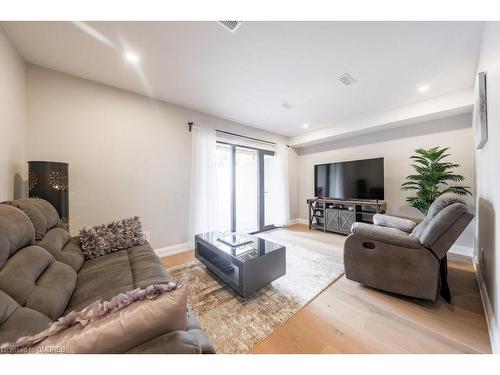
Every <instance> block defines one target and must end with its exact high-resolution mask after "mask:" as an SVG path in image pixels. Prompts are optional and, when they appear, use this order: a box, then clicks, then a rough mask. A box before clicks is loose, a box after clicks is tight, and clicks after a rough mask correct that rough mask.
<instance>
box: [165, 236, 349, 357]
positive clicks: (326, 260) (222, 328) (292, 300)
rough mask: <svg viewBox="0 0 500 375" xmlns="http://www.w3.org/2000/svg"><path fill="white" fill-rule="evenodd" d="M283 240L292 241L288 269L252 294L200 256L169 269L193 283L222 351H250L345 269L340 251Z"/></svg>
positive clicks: (193, 302) (199, 308) (202, 316)
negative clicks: (230, 283) (238, 288)
mask: <svg viewBox="0 0 500 375" xmlns="http://www.w3.org/2000/svg"><path fill="white" fill-rule="evenodd" d="M278 231H279V230H276V231H273V232H278ZM260 237H262V238H265V239H267V240H271V241H272V240H273V237H276V236H273V233H272V232H271V233H269V232H266V234H263V235H260ZM277 237H278V238H279V236H277ZM274 242H278V243H279V242H280V241H274ZM281 242H282V241H281ZM282 244H283V245H285V246H286V275H285V276H282V277H280V278H279V279H277V280H276V281H274V282H272V283H271V284H270V285H268V286H266V287H264V288H263V289H260V290H259V291H257V292H255V293H253V294H251V295H250V296H248V297H247V298H242V297H240V296H239V295H238V294H237V293H235V292H233V290H232V289H231V288H229V287H228V286H227V285H225V284H224V282H222V281H220V280H218V279H217V277H216V276H215V275H213V274H211V273H210V272H208V271H207V270H206V268H205V266H204V265H203V264H201V263H200V262H198V261H197V260H194V261H192V262H190V263H187V264H182V265H180V266H176V267H172V268H169V269H168V271H169V272H170V275H171V279H172V280H173V281H176V282H180V283H182V284H184V285H187V286H189V289H188V290H189V296H188V305H189V306H190V307H191V309H192V310H193V311H194V312H195V313H196V315H197V316H198V319H199V320H200V323H201V326H202V328H203V330H204V331H205V333H206V334H207V336H208V338H209V339H210V341H211V342H212V345H213V346H214V347H215V350H216V351H217V353H226V354H231V353H235V354H236V353H248V352H249V351H250V350H251V349H252V348H253V347H254V346H255V345H257V344H258V343H259V342H261V341H262V340H264V339H265V338H266V337H267V336H269V335H270V334H271V333H272V332H274V331H275V330H276V329H277V328H278V327H280V326H281V325H282V324H283V323H284V322H286V321H287V320H288V319H289V318H290V317H291V316H292V315H294V314H295V313H296V312H297V311H299V310H300V309H301V308H302V307H304V306H305V305H306V304H307V303H308V302H310V301H311V300H312V299H313V298H314V297H316V296H317V295H318V294H319V293H320V292H322V291H323V290H324V289H325V288H327V287H328V286H329V285H331V284H332V283H333V282H335V281H336V280H337V279H339V278H340V277H341V276H342V275H343V274H344V266H343V264H342V262H341V261H340V260H339V259H338V257H334V256H327V255H324V254H321V253H319V252H317V251H314V250H310V249H306V248H302V247H298V246H294V245H293V244H290V243H282Z"/></svg>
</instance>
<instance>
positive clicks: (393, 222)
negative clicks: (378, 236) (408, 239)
mask: <svg viewBox="0 0 500 375" xmlns="http://www.w3.org/2000/svg"><path fill="white" fill-rule="evenodd" d="M373 223H374V224H375V225H378V226H382V227H387V228H395V229H399V230H402V231H403V232H407V233H411V231H412V230H413V229H414V228H415V227H416V226H417V223H416V222H415V221H414V220H410V219H407V218H403V217H398V216H392V215H386V214H375V215H373Z"/></svg>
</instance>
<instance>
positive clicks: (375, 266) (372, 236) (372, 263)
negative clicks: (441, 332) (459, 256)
mask: <svg viewBox="0 0 500 375" xmlns="http://www.w3.org/2000/svg"><path fill="white" fill-rule="evenodd" d="M473 217H474V215H472V214H471V213H469V212H468V210H467V205H466V204H465V202H464V201H463V200H461V199H459V198H458V197H456V196H455V195H453V194H443V195H441V196H440V197H438V198H437V199H436V200H435V201H434V202H433V203H432V205H431V206H430V208H429V211H428V213H427V216H426V217H425V218H424V219H423V220H422V221H420V222H419V223H418V224H417V223H416V222H414V221H411V220H408V219H403V218H398V217H395V216H389V215H375V216H374V220H373V221H374V223H375V224H374V225H370V224H365V223H355V224H353V227H352V234H351V235H349V236H348V237H347V239H346V241H345V244H344V265H345V274H346V277H347V278H348V279H349V280H354V281H357V282H359V283H362V284H364V285H367V286H370V287H373V288H377V289H382V290H385V291H388V292H392V293H397V294H402V295H406V296H410V297H416V298H422V299H428V300H432V301H434V300H436V298H437V296H438V294H439V293H441V296H442V297H443V298H444V299H445V300H447V301H448V302H450V300H451V294H450V291H449V288H448V283H447V277H446V276H447V261H446V253H447V251H448V250H449V249H450V247H451V246H452V245H453V243H454V242H455V241H456V239H457V238H458V237H459V236H460V234H461V233H462V232H463V230H464V229H465V227H466V226H467V225H468V224H469V222H470V221H471V220H472V219H473Z"/></svg>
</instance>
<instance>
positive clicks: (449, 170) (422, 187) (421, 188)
mask: <svg viewBox="0 0 500 375" xmlns="http://www.w3.org/2000/svg"><path fill="white" fill-rule="evenodd" d="M449 149H450V148H449V147H444V148H440V147H438V146H436V147H432V148H429V149H423V148H418V149H416V150H415V154H414V155H412V156H410V160H412V161H413V164H411V166H412V167H413V169H414V170H415V172H416V173H415V174H411V175H409V176H406V180H407V181H406V182H404V183H402V184H401V190H402V191H415V196H411V197H407V198H406V201H407V202H408V204H410V205H411V206H412V207H415V208H416V209H418V210H419V211H421V212H422V213H423V214H427V211H428V209H429V207H430V205H431V204H432V202H434V200H435V199H436V198H437V197H439V196H440V195H441V194H443V193H455V194H458V195H472V193H471V192H470V190H469V189H470V188H469V187H468V186H453V185H451V184H452V183H456V182H461V181H464V180H465V178H464V177H463V176H462V175H460V174H457V173H454V171H453V169H454V168H458V167H460V165H459V164H457V163H452V162H448V161H444V160H443V159H446V158H447V157H449V156H450V155H451V154H450V153H448V150H449ZM440 189H441V190H440Z"/></svg>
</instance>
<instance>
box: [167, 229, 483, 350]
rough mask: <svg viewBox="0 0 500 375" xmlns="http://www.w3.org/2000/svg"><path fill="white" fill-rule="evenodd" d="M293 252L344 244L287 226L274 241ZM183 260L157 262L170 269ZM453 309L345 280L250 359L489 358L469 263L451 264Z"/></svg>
mask: <svg viewBox="0 0 500 375" xmlns="http://www.w3.org/2000/svg"><path fill="white" fill-rule="evenodd" d="M279 235H280V236H282V237H283V238H286V240H287V241H288V242H292V243H294V244H296V245H297V246H301V247H307V248H309V249H314V250H317V251H319V252H322V253H327V254H330V255H332V256H335V257H339V258H340V257H342V245H343V242H344V240H345V237H344V236H341V235H336V234H330V233H323V232H320V231H317V230H312V231H310V230H308V229H307V227H306V226H305V225H300V224H297V225H293V226H290V227H288V228H287V229H284V230H282V231H281V232H280V233H279ZM192 259H193V252H192V251H190V252H185V253H181V254H177V255H173V256H170V257H165V258H163V259H162V261H163V263H164V265H165V266H168V267H172V266H174V265H177V264H182V263H185V262H188V261H190V260H192ZM448 277H449V284H450V288H451V290H452V293H453V301H452V303H451V304H449V305H448V304H447V303H446V302H444V301H443V300H441V299H439V300H438V301H437V302H435V303H433V302H428V301H419V300H415V299H411V298H405V297H401V296H396V295H393V294H390V293H384V292H380V291H377V290H374V289H371V288H368V287H364V286H362V285H359V284H357V283H355V282H352V281H350V280H347V279H346V278H345V276H343V277H342V278H340V279H339V280H338V281H336V282H335V283H333V284H332V285H330V286H329V287H328V288H327V289H326V290H325V291H323V292H322V293H321V294H320V295H318V296H317V297H316V298H315V299H313V300H312V301H311V302H310V303H309V304H308V305H306V306H305V307H304V308H303V309H302V310H300V311H299V312H298V313H297V314H295V315H294V316H292V317H291V318H290V319H289V320H288V321H287V322H285V323H284V324H283V325H282V326H281V327H280V328H278V329H277V330H276V331H274V332H273V333H272V334H271V335H270V336H269V337H267V338H266V339H265V340H264V341H262V342H261V343H260V344H258V345H257V346H256V347H255V348H253V350H252V351H251V353H491V348H490V342H489V337H488V330H487V326H486V320H485V317H484V312H483V307H482V304H481V297H480V294H479V289H478V285H477V281H476V277H475V273H474V270H473V266H472V262H471V261H470V260H469V259H467V258H464V257H461V256H458V255H450V257H449V275H448Z"/></svg>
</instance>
